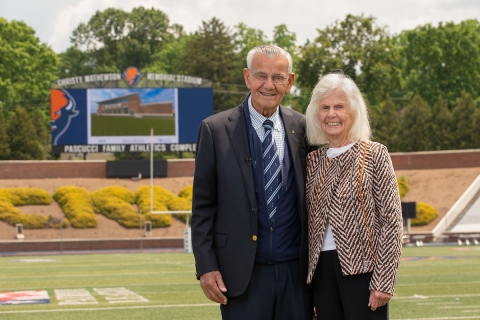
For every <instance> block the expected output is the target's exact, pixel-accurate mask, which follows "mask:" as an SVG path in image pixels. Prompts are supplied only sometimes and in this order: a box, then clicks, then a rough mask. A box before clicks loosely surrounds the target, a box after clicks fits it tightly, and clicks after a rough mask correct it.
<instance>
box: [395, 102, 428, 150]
mask: <svg viewBox="0 0 480 320" xmlns="http://www.w3.org/2000/svg"><path fill="white" fill-rule="evenodd" d="M431 121H432V109H431V107H430V106H429V105H428V103H427V102H425V100H423V99H422V97H421V96H420V95H418V94H417V95H415V96H414V97H413V99H412V101H410V103H409V104H408V105H407V106H406V107H405V108H404V110H403V116H402V126H401V138H402V151H405V152H411V151H425V150H432V126H431Z"/></svg>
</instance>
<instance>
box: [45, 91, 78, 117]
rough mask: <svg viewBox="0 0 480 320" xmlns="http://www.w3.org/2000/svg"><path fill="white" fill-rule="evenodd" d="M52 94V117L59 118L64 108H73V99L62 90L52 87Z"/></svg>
mask: <svg viewBox="0 0 480 320" xmlns="http://www.w3.org/2000/svg"><path fill="white" fill-rule="evenodd" d="M51 94H52V99H51V108H50V118H51V119H52V120H58V119H59V118H60V117H61V116H62V109H67V110H68V109H71V105H72V103H73V101H72V100H71V99H70V98H69V97H68V96H67V95H66V94H65V93H64V92H63V91H62V90H57V89H52V91H51ZM69 107H70V108H69Z"/></svg>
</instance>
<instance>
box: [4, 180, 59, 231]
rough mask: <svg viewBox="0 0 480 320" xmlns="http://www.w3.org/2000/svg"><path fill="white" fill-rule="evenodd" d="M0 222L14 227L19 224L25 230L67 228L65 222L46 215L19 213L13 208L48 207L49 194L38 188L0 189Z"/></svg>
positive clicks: (50, 199) (49, 201)
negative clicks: (28, 206)
mask: <svg viewBox="0 0 480 320" xmlns="http://www.w3.org/2000/svg"><path fill="white" fill-rule="evenodd" d="M0 199H1V200H0V202H1V205H0V220H2V221H5V222H6V223H8V224H10V225H12V226H14V225H16V224H17V223H21V224H22V225H23V227H24V228H25V229H42V228H48V227H51V228H57V227H58V228H60V226H65V225H67V226H68V221H67V220H63V221H62V220H60V219H56V218H53V217H52V216H47V215H33V214H27V213H23V212H21V211H20V210H19V209H18V208H16V207H15V206H26V205H49V204H51V203H52V197H51V196H50V194H49V193H48V192H47V191H45V190H42V189H39V188H2V189H0Z"/></svg>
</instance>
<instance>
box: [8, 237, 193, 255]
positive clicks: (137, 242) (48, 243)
mask: <svg viewBox="0 0 480 320" xmlns="http://www.w3.org/2000/svg"><path fill="white" fill-rule="evenodd" d="M183 247H184V241H183V237H178V238H137V239H91V240H87V239H67V240H31V241H28V240H22V241H18V240H12V241H1V242H0V253H1V255H6V254H8V253H9V252H10V253H15V252H42V251H43V252H45V251H90V250H138V249H172V248H177V249H178V248H183Z"/></svg>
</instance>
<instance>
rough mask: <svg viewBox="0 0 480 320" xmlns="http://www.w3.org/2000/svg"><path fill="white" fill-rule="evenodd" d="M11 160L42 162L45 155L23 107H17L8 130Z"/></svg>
mask: <svg viewBox="0 0 480 320" xmlns="http://www.w3.org/2000/svg"><path fill="white" fill-rule="evenodd" d="M7 135H8V139H9V142H10V144H9V145H10V159H11V160H42V159H43V153H42V150H41V149H40V145H39V143H38V140H37V133H36V129H35V127H34V125H33V123H32V120H31V119H30V116H29V115H28V113H27V111H25V109H23V108H22V107H17V108H16V110H15V114H14V115H13V117H12V118H11V119H10V122H9V124H8V128H7Z"/></svg>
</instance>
